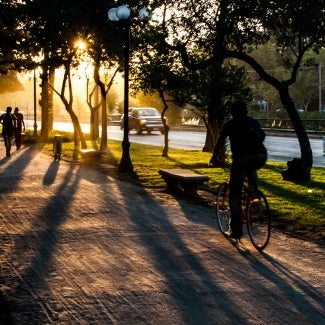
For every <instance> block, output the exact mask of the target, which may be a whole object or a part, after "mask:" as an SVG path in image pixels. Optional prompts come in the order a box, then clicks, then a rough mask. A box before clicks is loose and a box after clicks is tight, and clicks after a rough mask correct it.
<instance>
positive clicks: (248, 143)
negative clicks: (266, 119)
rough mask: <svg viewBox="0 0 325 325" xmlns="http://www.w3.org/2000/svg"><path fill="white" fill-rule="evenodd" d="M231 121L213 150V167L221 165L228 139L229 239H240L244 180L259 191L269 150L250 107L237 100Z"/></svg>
mask: <svg viewBox="0 0 325 325" xmlns="http://www.w3.org/2000/svg"><path fill="white" fill-rule="evenodd" d="M231 113H232V117H233V118H232V119H230V120H229V121H227V122H226V123H225V124H224V126H223V128H222V129H221V132H220V135H219V138H218V140H217V143H216V146H215V148H214V151H213V155H212V158H211V160H210V163H211V164H218V162H220V159H219V157H220V155H221V153H222V151H223V148H224V144H225V141H226V139H227V138H228V137H229V140H230V148H231V153H232V166H231V172H230V183H229V185H230V191H229V205H230V211H231V221H230V229H231V231H230V233H229V234H228V235H229V237H230V238H234V239H240V238H241V236H242V235H243V230H242V220H241V191H242V186H243V182H244V180H245V177H248V178H249V179H250V181H251V184H252V186H253V188H254V189H255V190H257V170H258V169H260V168H261V167H262V166H264V164H265V162H266V160H267V150H266V148H265V146H264V144H263V141H264V139H265V133H264V131H263V130H262V128H261V125H260V123H259V122H258V121H257V120H256V119H254V118H252V117H250V116H247V106H246V103H245V102H244V101H242V100H238V101H236V102H235V103H234V104H233V105H232V108H231Z"/></svg>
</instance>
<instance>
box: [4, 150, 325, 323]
mask: <svg viewBox="0 0 325 325" xmlns="http://www.w3.org/2000/svg"><path fill="white" fill-rule="evenodd" d="M3 156H4V155H3V148H0V157H3ZM0 193H1V196H0V203H1V211H0V221H1V222H0V238H1V247H0V259H1V269H0V293H1V301H0V303H1V309H2V313H1V316H2V317H1V318H2V324H10V323H11V324H173V325H174V324H200V325H201V324H235V323H236V324H324V323H325V312H324V306H325V299H324V298H325V281H324V280H325V274H324V269H325V259H324V245H323V243H320V242H314V241H309V240H304V239H299V238H295V237H292V236H288V235H286V234H284V233H282V232H280V231H277V230H274V231H273V232H272V237H271V241H270V244H269V246H268V247H267V248H266V250H265V252H264V253H259V252H257V251H256V250H255V249H254V248H253V247H252V245H251V244H250V242H249V240H248V237H247V235H246V236H244V238H243V240H242V242H241V243H240V244H239V245H233V244H232V243H230V242H229V241H227V240H226V239H225V238H224V237H223V236H222V235H221V234H220V233H219V231H218V229H217V225H216V219H215V217H214V209H213V207H211V206H209V204H206V202H202V201H200V200H192V199H191V200H190V199H186V198H184V197H182V196H172V195H170V194H168V193H166V192H165V191H164V190H152V189H146V188H142V187H139V186H137V185H134V184H130V183H128V182H124V181H121V180H119V179H117V178H115V177H112V176H109V175H107V174H104V173H102V172H100V171H98V170H95V169H93V168H88V167H84V166H80V165H79V164H73V163H71V162H65V161H60V162H54V161H53V158H52V157H51V156H49V155H46V154H44V153H43V152H40V151H39V150H36V149H35V148H32V147H25V148H23V149H21V150H20V151H17V152H14V153H13V155H12V157H10V158H9V159H7V158H4V159H1V160H0ZM5 317H7V319H6V320H5V319H4V318H5Z"/></svg>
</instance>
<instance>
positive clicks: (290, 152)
mask: <svg viewBox="0 0 325 325" xmlns="http://www.w3.org/2000/svg"><path fill="white" fill-rule="evenodd" d="M108 137H109V138H111V139H115V140H122V139H123V134H122V131H121V130H120V129H119V127H117V126H110V127H109V130H108ZM129 140H130V142H131V143H132V142H135V143H142V144H153V145H160V146H163V145H164V137H163V136H161V135H160V134H159V133H158V132H156V133H152V134H151V135H147V134H146V133H143V134H142V135H137V134H136V133H135V132H134V131H131V132H130V135H129ZM309 140H310V144H311V148H312V151H313V158H314V166H317V167H325V156H324V155H323V150H324V148H323V140H322V139H320V138H319V139H315V138H310V139H309ZM204 142H205V132H199V131H180V130H171V131H170V132H169V146H170V147H171V148H184V149H194V150H201V149H202V148H203V146H204ZM265 146H266V147H267V150H268V154H269V159H270V160H273V161H284V162H287V161H288V160H291V159H292V158H294V157H300V148H299V143H298V140H297V138H295V137H285V136H270V135H268V136H267V137H266V140H265Z"/></svg>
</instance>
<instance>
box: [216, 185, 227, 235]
mask: <svg viewBox="0 0 325 325" xmlns="http://www.w3.org/2000/svg"><path fill="white" fill-rule="evenodd" d="M217 221H218V226H219V229H220V231H221V233H222V234H223V235H224V236H227V232H228V231H229V230H230V207H229V184H228V183H226V182H225V183H222V184H221V185H220V186H219V189H218V194H217Z"/></svg>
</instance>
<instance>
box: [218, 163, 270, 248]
mask: <svg viewBox="0 0 325 325" xmlns="http://www.w3.org/2000/svg"><path fill="white" fill-rule="evenodd" d="M223 165H224V166H222V167H226V168H227V169H230V167H231V166H230V165H229V164H226V163H225V164H223ZM241 200H242V209H241V210H242V222H243V223H244V224H246V228H247V232H248V235H249V238H250V240H251V242H252V244H253V246H254V247H255V248H256V249H257V250H258V251H262V250H263V249H264V248H265V247H266V246H267V244H268V242H269V240H270V236H271V215H270V209H269V204H268V202H267V199H266V197H265V195H264V193H263V192H262V191H260V190H252V185H251V183H250V180H249V179H248V178H246V179H245V182H244V185H243V188H242V198H241ZM216 209H217V210H216V213H217V222H218V226H219V229H220V231H221V233H222V234H223V235H224V236H226V237H228V232H229V231H230V218H231V215H230V207H229V182H224V183H222V184H221V185H220V186H219V188H218V191H217V204H216Z"/></svg>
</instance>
